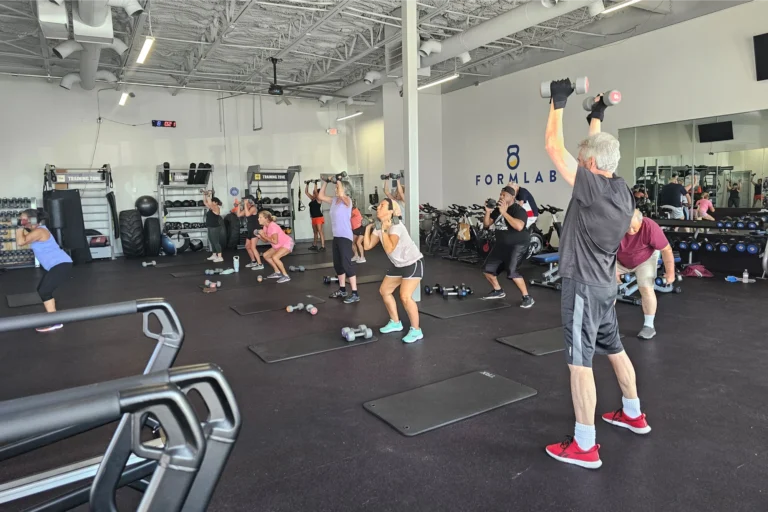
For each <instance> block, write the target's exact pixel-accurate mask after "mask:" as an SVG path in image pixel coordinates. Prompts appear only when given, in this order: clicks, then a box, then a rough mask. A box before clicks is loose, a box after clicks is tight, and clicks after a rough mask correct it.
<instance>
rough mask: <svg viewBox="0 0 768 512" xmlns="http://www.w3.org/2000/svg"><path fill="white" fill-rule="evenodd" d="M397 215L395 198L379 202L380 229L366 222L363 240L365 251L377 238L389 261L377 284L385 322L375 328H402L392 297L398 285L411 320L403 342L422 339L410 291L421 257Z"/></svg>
mask: <svg viewBox="0 0 768 512" xmlns="http://www.w3.org/2000/svg"><path fill="white" fill-rule="evenodd" d="M399 214H400V205H398V204H397V203H396V202H395V201H392V200H391V199H384V200H383V201H382V202H381V203H379V206H378V208H377V209H376V217H377V218H378V219H379V222H381V228H380V229H379V228H376V229H374V227H375V225H374V224H368V226H366V227H365V235H364V243H365V248H366V250H369V251H370V250H371V249H373V248H374V247H376V244H377V243H379V241H381V246H382V247H383V248H384V252H385V253H387V257H388V258H389V261H390V263H391V265H390V266H389V268H388V269H387V275H386V276H385V277H384V281H383V282H382V283H381V286H380V287H379V293H380V294H381V298H382V299H383V300H384V306H385V307H386V308H387V313H389V322H388V323H387V325H385V326H384V327H382V328H381V329H379V331H380V332H381V333H382V334H387V333H390V332H400V331H402V330H403V324H402V322H400V317H399V315H398V313H397V303H396V302H395V296H394V293H395V290H397V287H398V286H399V287H400V301H401V302H402V303H403V308H405V312H406V313H407V314H408V320H409V321H410V322H411V328H410V329H409V330H408V334H406V335H405V337H404V338H403V343H414V342H416V341H418V340H420V339H423V338H424V333H422V332H421V328H420V327H419V307H418V305H417V304H416V301H414V300H413V292H415V291H416V288H418V287H419V285H420V284H421V279H422V278H423V277H424V256H423V255H422V254H421V252H420V251H419V248H418V246H417V245H416V244H415V243H414V241H413V240H412V239H411V236H410V235H409V234H408V230H407V229H406V228H405V226H404V225H403V224H402V223H401V222H399V218H398V217H399V216H400V215H399Z"/></svg>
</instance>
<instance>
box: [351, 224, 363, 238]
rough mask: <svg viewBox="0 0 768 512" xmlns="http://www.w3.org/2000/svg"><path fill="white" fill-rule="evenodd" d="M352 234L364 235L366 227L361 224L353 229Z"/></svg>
mask: <svg viewBox="0 0 768 512" xmlns="http://www.w3.org/2000/svg"><path fill="white" fill-rule="evenodd" d="M352 234H353V235H358V236H363V235H364V234H365V227H363V226H360V227H359V228H357V229H353V230H352Z"/></svg>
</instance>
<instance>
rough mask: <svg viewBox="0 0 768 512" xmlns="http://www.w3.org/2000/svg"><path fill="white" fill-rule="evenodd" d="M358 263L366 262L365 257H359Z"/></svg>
mask: <svg viewBox="0 0 768 512" xmlns="http://www.w3.org/2000/svg"><path fill="white" fill-rule="evenodd" d="M357 263H365V258H357Z"/></svg>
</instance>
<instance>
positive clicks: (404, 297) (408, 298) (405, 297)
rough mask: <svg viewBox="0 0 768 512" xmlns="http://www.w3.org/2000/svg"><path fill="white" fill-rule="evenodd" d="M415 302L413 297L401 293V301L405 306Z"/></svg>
mask: <svg viewBox="0 0 768 512" xmlns="http://www.w3.org/2000/svg"><path fill="white" fill-rule="evenodd" d="M412 300H413V297H411V296H410V295H408V294H407V293H405V292H403V291H400V301H401V302H402V303H403V305H404V306H405V305H406V304H408V303H410V302H411V301H412Z"/></svg>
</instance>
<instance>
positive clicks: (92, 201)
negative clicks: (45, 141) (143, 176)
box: [43, 164, 116, 260]
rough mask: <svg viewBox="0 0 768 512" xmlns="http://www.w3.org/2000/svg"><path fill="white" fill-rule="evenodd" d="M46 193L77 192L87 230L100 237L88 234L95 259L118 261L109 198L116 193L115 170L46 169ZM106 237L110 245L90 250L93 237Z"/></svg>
mask: <svg viewBox="0 0 768 512" xmlns="http://www.w3.org/2000/svg"><path fill="white" fill-rule="evenodd" d="M44 179H45V183H44V186H43V190H77V191H78V194H79V195H80V205H81V207H82V210H83V224H84V226H85V229H94V230H96V231H98V232H99V233H101V235H86V238H87V239H88V242H89V248H90V250H91V257H92V258H93V259H112V260H114V259H115V243H116V240H115V229H114V226H115V219H114V218H113V217H112V208H110V205H109V201H108V200H107V195H108V194H109V193H110V192H113V183H112V167H111V166H110V165H109V164H104V165H103V166H101V167H100V168H88V167H82V168H72V167H70V168H63V167H56V166H55V165H50V164H49V165H46V166H45V176H44ZM97 236H106V237H107V239H108V240H109V245H107V246H106V247H90V241H91V238H95V237H97Z"/></svg>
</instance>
